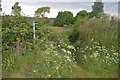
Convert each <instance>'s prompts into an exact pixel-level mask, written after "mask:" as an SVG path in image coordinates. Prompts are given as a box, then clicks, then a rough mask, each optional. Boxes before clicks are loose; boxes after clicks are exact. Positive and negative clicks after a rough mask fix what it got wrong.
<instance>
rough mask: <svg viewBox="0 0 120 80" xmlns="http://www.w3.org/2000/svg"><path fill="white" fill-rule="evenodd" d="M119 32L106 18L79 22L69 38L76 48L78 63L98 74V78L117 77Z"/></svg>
mask: <svg viewBox="0 0 120 80" xmlns="http://www.w3.org/2000/svg"><path fill="white" fill-rule="evenodd" d="M117 31H118V30H117V27H116V25H114V27H113V26H111V25H110V23H109V20H107V19H106V18H105V17H102V18H101V19H87V18H86V19H85V18H84V19H80V20H77V21H76V23H75V25H74V28H73V31H72V32H71V34H70V36H69V37H68V39H69V41H70V42H71V43H72V44H73V45H74V46H75V49H76V52H75V55H76V56H75V59H76V61H77V63H78V64H80V65H82V66H84V67H85V68H86V69H87V70H88V71H90V72H94V73H98V74H97V75H98V76H101V77H108V76H111V77H114V76H116V72H117V65H118V58H117V56H118V52H119V50H118V43H117V41H118V32H117ZM76 35H77V36H76ZM91 61H92V63H91ZM88 65H89V67H88ZM102 65H104V66H102ZM95 67H96V68H95ZM101 70H102V71H101ZM103 73H104V74H103ZM108 73H109V75H108ZM113 74H114V75H113Z"/></svg>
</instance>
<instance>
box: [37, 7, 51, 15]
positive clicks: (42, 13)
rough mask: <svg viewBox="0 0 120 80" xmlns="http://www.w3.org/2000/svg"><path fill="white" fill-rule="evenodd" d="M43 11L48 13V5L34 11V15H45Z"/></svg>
mask: <svg viewBox="0 0 120 80" xmlns="http://www.w3.org/2000/svg"><path fill="white" fill-rule="evenodd" d="M45 13H50V7H41V8H38V9H37V10H36V11H35V16H37V17H45Z"/></svg>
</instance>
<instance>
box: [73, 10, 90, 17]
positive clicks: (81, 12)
mask: <svg viewBox="0 0 120 80" xmlns="http://www.w3.org/2000/svg"><path fill="white" fill-rule="evenodd" d="M87 16H88V12H87V11H86V10H82V11H79V12H78V13H77V15H76V16H75V19H82V18H85V17H87Z"/></svg>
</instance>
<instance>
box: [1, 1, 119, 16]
mask: <svg viewBox="0 0 120 80" xmlns="http://www.w3.org/2000/svg"><path fill="white" fill-rule="evenodd" d="M94 1H96V0H2V8H3V9H2V12H5V13H6V14H10V13H11V7H12V6H13V5H14V3H15V2H20V4H19V5H20V6H21V8H22V12H23V13H25V15H30V16H33V15H34V11H35V10H36V9H37V8H39V7H43V6H48V7H50V8H51V12H50V13H49V14H47V15H46V16H47V17H56V16H57V14H58V12H59V11H65V10H67V11H71V12H72V13H73V14H74V16H75V15H76V13H77V12H79V11H80V10H87V11H91V10H92V8H91V7H92V5H93V4H94V3H93V2H94ZM118 1H119V0H103V2H104V10H105V12H106V13H109V14H114V15H117V13H118Z"/></svg>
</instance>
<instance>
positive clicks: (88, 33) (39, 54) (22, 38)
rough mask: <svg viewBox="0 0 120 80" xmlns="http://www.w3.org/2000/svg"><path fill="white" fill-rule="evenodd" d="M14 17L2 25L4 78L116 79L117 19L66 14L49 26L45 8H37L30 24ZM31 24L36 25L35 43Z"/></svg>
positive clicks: (101, 14)
mask: <svg viewBox="0 0 120 80" xmlns="http://www.w3.org/2000/svg"><path fill="white" fill-rule="evenodd" d="M16 4H17V3H16ZM95 6H97V5H95ZM95 6H94V8H95ZM17 7H18V8H20V7H19V6H18V5H17ZM97 7H99V6H97ZM100 8H102V7H101V6H100ZM44 9H45V10H44ZM14 10H16V9H14ZM94 11H95V10H94ZM16 12H17V11H15V13H14V15H4V16H3V20H2V21H3V23H2V39H3V40H2V44H3V47H2V53H3V57H2V61H3V63H2V64H3V65H2V72H3V78H116V77H118V75H117V73H118V62H119V60H118V53H119V49H118V43H117V42H118V32H117V31H118V30H117V29H118V27H117V22H118V20H117V19H116V18H112V19H111V20H110V18H109V17H110V16H108V15H107V14H105V13H103V11H102V13H101V11H100V12H98V14H97V17H96V15H94V12H87V11H85V10H83V11H80V12H78V14H77V15H76V16H75V17H73V14H72V13H71V12H69V11H65V12H59V13H58V16H57V17H56V18H55V20H54V21H51V20H50V19H48V18H47V17H45V12H48V13H49V12H50V8H49V7H42V8H38V9H37V10H36V11H35V14H36V16H35V17H32V18H28V17H25V16H21V15H17V14H16ZM18 12H20V11H18ZM95 12H96V11H95ZM98 16H99V17H98ZM34 21H36V22H38V26H36V38H35V39H33V27H32V22H34ZM53 25H55V26H53ZM56 26H59V27H56ZM61 26H62V27H61Z"/></svg>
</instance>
